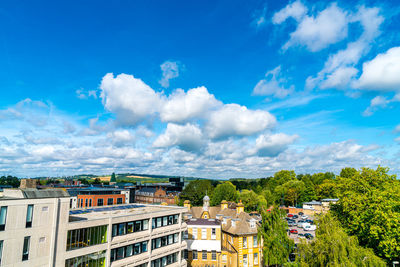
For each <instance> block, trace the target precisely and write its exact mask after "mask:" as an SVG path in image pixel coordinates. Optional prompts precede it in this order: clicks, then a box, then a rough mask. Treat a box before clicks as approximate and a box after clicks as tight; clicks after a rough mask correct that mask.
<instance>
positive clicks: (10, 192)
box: [3, 188, 70, 199]
mask: <svg viewBox="0 0 400 267" xmlns="http://www.w3.org/2000/svg"><path fill="white" fill-rule="evenodd" d="M3 196H4V198H3V199H21V198H28V199H34V198H59V197H69V196H70V195H69V194H68V192H66V191H65V190H62V189H43V190H38V189H34V188H26V189H21V188H5V189H4V193H3Z"/></svg>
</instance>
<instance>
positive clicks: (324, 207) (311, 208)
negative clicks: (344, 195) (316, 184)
mask: <svg viewBox="0 0 400 267" xmlns="http://www.w3.org/2000/svg"><path fill="white" fill-rule="evenodd" d="M338 201H339V199H337V198H332V199H331V198H325V199H321V201H315V200H313V201H310V202H304V203H303V213H304V214H306V215H314V214H320V213H325V212H327V211H328V210H329V209H330V206H331V204H334V203H336V202H338Z"/></svg>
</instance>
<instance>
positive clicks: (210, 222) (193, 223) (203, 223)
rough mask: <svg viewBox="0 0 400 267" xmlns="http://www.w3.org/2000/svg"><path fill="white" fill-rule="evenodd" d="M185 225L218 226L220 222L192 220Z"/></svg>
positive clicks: (214, 220)
mask: <svg viewBox="0 0 400 267" xmlns="http://www.w3.org/2000/svg"><path fill="white" fill-rule="evenodd" d="M186 224H187V225H217V226H218V225H220V221H219V220H216V219H197V218H192V219H189V220H187V221H186Z"/></svg>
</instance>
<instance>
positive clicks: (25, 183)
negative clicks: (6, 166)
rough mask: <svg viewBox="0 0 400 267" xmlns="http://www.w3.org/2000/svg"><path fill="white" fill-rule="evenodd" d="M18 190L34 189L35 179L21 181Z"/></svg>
mask: <svg viewBox="0 0 400 267" xmlns="http://www.w3.org/2000/svg"><path fill="white" fill-rule="evenodd" d="M19 188H21V189H26V188H36V179H21V182H20V185H19Z"/></svg>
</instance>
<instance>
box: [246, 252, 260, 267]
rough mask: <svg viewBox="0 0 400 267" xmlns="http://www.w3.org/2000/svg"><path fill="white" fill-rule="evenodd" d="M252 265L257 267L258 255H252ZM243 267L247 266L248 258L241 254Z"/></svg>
mask: <svg viewBox="0 0 400 267" xmlns="http://www.w3.org/2000/svg"><path fill="white" fill-rule="evenodd" d="M253 264H254V265H258V253H254V254H253ZM243 266H244V267H247V266H248V257H247V254H243Z"/></svg>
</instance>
